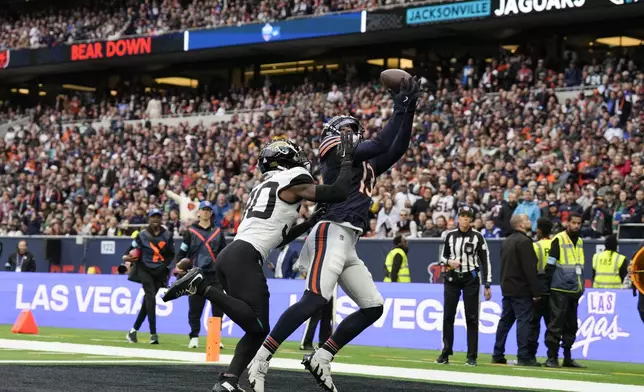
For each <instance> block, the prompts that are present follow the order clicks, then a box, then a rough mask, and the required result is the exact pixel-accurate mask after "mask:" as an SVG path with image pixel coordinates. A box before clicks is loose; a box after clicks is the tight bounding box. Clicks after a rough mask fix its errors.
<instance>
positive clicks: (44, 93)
mask: <svg viewBox="0 0 644 392" xmlns="http://www.w3.org/2000/svg"><path fill="white" fill-rule="evenodd" d="M38 95H40V96H41V97H44V96H45V95H47V91H39V92H38Z"/></svg>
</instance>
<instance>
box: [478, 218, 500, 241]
mask: <svg viewBox="0 0 644 392" xmlns="http://www.w3.org/2000/svg"><path fill="white" fill-rule="evenodd" d="M481 234H482V235H483V237H485V238H501V229H500V228H498V227H496V226H495V225H494V221H493V220H492V219H488V220H486V221H485V227H484V228H483V229H482V230H481Z"/></svg>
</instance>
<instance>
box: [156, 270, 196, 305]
mask: <svg viewBox="0 0 644 392" xmlns="http://www.w3.org/2000/svg"><path fill="white" fill-rule="evenodd" d="M203 280H204V276H203V272H202V271H201V268H199V267H195V268H192V269H191V270H190V271H189V272H188V273H187V274H185V275H184V277H183V278H181V279H177V281H176V282H174V283H173V284H172V286H170V288H169V289H168V291H166V292H165V294H164V295H163V301H165V302H169V301H172V300H175V299H177V298H179V297H182V296H184V295H195V294H197V287H199V284H201V282H203Z"/></svg>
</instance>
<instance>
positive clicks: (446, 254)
mask: <svg viewBox="0 0 644 392" xmlns="http://www.w3.org/2000/svg"><path fill="white" fill-rule="evenodd" d="M449 237H450V235H449V234H448V235H446V236H445V241H443V257H441V264H447V260H449V256H450V254H452V252H451V249H450V248H449Z"/></svg>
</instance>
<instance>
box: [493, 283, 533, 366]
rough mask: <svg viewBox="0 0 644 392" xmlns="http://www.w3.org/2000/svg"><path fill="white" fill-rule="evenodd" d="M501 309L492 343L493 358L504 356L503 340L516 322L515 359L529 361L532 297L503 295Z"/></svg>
mask: <svg viewBox="0 0 644 392" xmlns="http://www.w3.org/2000/svg"><path fill="white" fill-rule="evenodd" d="M502 304H503V311H502V312H501V319H500V320H499V324H498V326H497V329H496V342H495V343H494V355H492V359H493V360H497V361H498V360H502V359H504V358H505V342H506V340H507V339H508V333H509V332H510V329H511V328H512V325H514V322H515V321H516V322H517V347H518V353H517V359H518V360H519V361H520V362H526V361H529V360H530V359H532V358H531V353H530V336H531V329H532V328H531V325H530V322H531V321H532V297H529V296H522V297H505V296H504V297H503V301H502Z"/></svg>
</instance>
